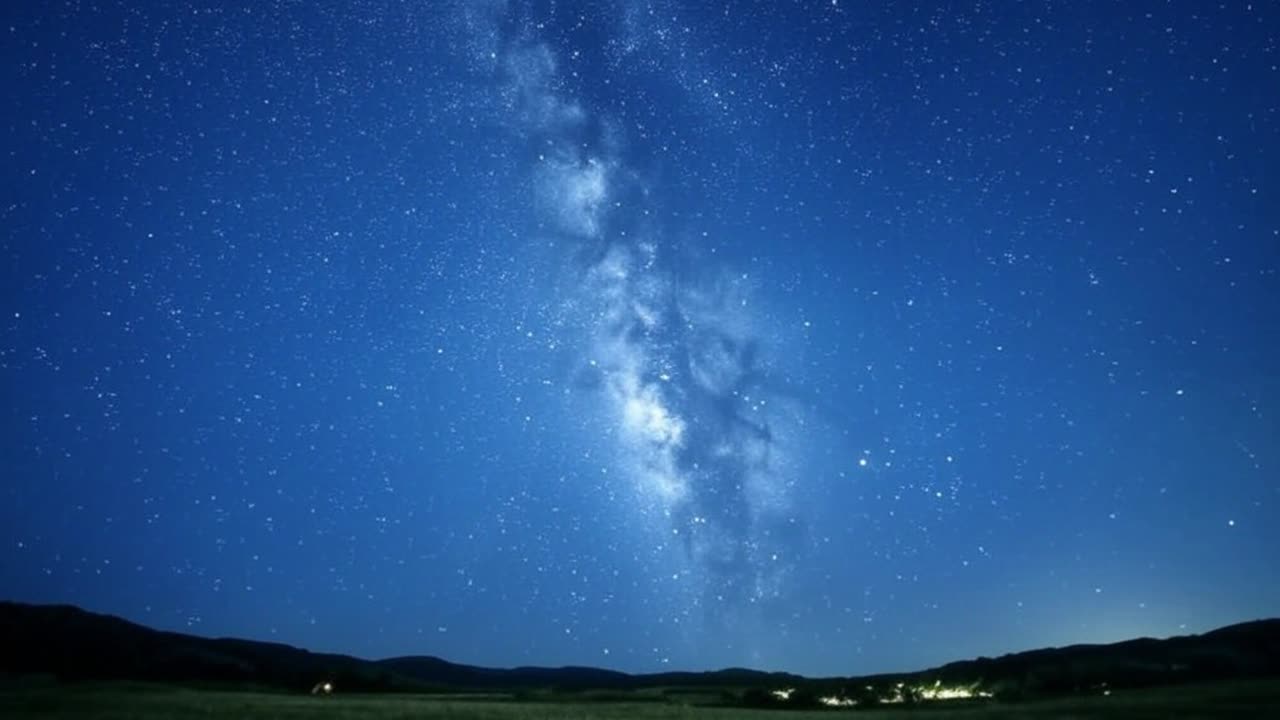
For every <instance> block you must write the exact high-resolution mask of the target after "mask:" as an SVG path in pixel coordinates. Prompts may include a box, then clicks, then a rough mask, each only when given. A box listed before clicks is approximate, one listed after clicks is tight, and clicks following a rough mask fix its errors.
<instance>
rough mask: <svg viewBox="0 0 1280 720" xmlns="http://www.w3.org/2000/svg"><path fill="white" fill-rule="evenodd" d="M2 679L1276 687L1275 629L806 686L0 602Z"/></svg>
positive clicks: (422, 687) (1254, 625)
mask: <svg viewBox="0 0 1280 720" xmlns="http://www.w3.org/2000/svg"><path fill="white" fill-rule="evenodd" d="M0 638H3V641H2V642H0V674H11V675H24V674H51V675H55V676H57V677H59V678H62V679H65V680H143V681H158V682H176V683H234V684H241V685H258V686H265V687H274V688H280V689H291V690H299V691H305V690H307V689H309V688H311V687H312V686H313V685H314V684H315V683H316V682H318V681H320V680H330V681H332V682H333V683H334V684H335V685H336V686H337V687H338V688H339V689H340V690H348V691H366V692H369V691H431V690H477V691H478V690H520V689H526V688H552V689H559V690H566V691H571V690H586V689H615V690H627V689H635V688H640V687H654V686H667V687H695V686H696V687H720V688H726V687H733V688H744V687H756V688H776V687H782V686H800V687H805V688H807V689H808V690H811V691H813V692H820V691H821V692H840V691H841V690H842V689H843V688H865V687H866V686H868V685H875V686H876V687H883V688H889V687H892V686H893V685H895V684H896V683H899V682H903V683H914V684H932V683H935V682H942V683H945V684H966V685H971V686H972V685H978V686H982V687H984V688H986V689H989V690H991V691H992V692H996V693H998V694H1004V695H1008V696H1020V695H1021V696H1031V695H1043V694H1059V693H1067V692H1079V691H1089V690H1095V689H1097V688H1100V687H1108V688H1112V687H1114V688H1120V687H1139V686H1149V685H1161V684H1174V683H1183V682H1191V681H1200V680H1221V679H1229V678H1243V677H1261V676H1280V619H1275V620H1258V621H1253V622H1247V623H1241V624H1239V625H1231V626H1228V627H1224V628H1220V629H1217V630H1214V631H1211V632H1207V633H1204V634H1202V635H1188V636H1181V637H1173V638H1169V639H1166V640H1155V639H1151V638H1140V639H1136V640H1128V641H1125V642H1119V643H1113V644H1109V645H1072V646H1069V647H1063V648H1046V649H1041V650H1031V651H1028V652H1020V653H1013V654H1009V655H1004V656H1001V657H998V658H978V659H976V660H964V661H960V662H953V663H949V664H947V665H943V666H941V667H938V668H934V669H931V670H925V671H922V672H916V673H900V674H893V675H877V676H869V677H859V678H823V679H812V680H811V679H806V678H803V677H800V676H798V675H791V674H787V673H765V672H759V671H755V670H748V669H742V668H730V669H725V670H719V671H714V672H670V673H657V674H646V675H630V674H627V673H622V672H617V671H613V670H606V669H600V668H591V667H561V668H542V667H518V668H511V669H498V668H484V667H475V666H471V665H461V664H457V663H451V662H449V661H447V660H443V659H441V658H437V657H430V656H413V657H398V658H391V659H387V660H378V661H372V660H362V659H360V658H354V657H350V656H346V655H335V654H321V653H312V652H309V651H307V650H302V649H299V648H295V647H291V646H288V645H281V644H277V643H266V642H257V641H252V640H238V639H230V638H221V639H211V638H203V637H197V636H193V635H185V634H182V633H175V632H164V631H159V630H153V629H151V628H147V627H144V626H142V625H138V624H135V623H132V622H129V621H127V620H123V619H120V618H117V617H113V616H109V615H99V614H96V613H91V612H87V611H85V610H81V609H79V608H76V607H71V606H66V605H28V604H22V603H11V602H0Z"/></svg>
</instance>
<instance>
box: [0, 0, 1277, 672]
mask: <svg viewBox="0 0 1280 720" xmlns="http://www.w3.org/2000/svg"><path fill="white" fill-rule="evenodd" d="M5 7H6V9H5V10H3V15H4V17H3V23H0V32H2V33H3V43H2V44H0V52H2V53H3V62H0V73H3V75H2V76H0V88H2V89H3V107H4V112H3V125H4V134H3V138H2V139H0V143H2V144H3V147H2V150H3V162H2V165H3V168H4V169H3V171H2V173H0V177H3V180H4V185H3V195H2V196H0V224H2V227H3V235H2V236H0V237H2V240H0V251H2V253H3V262H2V263H0V392H2V393H3V398H2V399H3V402H2V403H0V408H2V412H3V414H2V415H0V423H2V424H3V432H2V433H0V472H2V473H3V486H2V488H3V490H2V492H3V496H2V501H3V502H2V504H0V548H3V550H0V596H2V597H5V598H9V599H16V600H23V601H37V602H70V603H76V604H79V605H82V606H84V607H86V608H89V609H92V610H96V611H103V612H110V613H115V614H119V615H122V616H124V617H127V618H129V619H132V620H135V621H138V622H142V623H146V624H148V625H152V626H156V627H160V628H166V629H176V630H182V631H187V632H194V633H199V634H204V635H235V636H243V637H250V638H258V639H268V640H275V641H279V642H287V643H291V644H295V645H300V646H304V647H307V648H310V649H314V650H325V651H339V652H346V653H352V654H356V655H361V656H366V657H385V656H391V655H399V654H411V653H413V654H434V655H439V656H443V657H445V658H448V659H451V660H456V661H460V662H468V663H476V664H484V665H498V666H507V665H519V664H539V665H559V664H569V663H572V664H591V665H603V666H607V667H613V668H618V669H623V670H629V671H644V670H655V669H670V668H684V669H702V668H712V667H721V666H728V665H747V666H752V667H758V668H763V669H785V670H791V671H796V672H803V673H822V674H852V673H864V672H877V671H890V670H901V669H914V668H920V667H923V666H927V665H930V664H936V663H941V662H943V661H947V660H952V659H957V658H963V657H968V656H974V655H978V654H987V655H992V654H998V653H1002V652H1008V651H1013V650H1019V649H1025V648H1031V647H1037V646H1044V645H1050V644H1063V643H1068V642H1077V641H1114V640H1120V639H1125V638H1129V637H1133V636H1138V635H1156V636H1165V635H1170V634H1179V633H1185V632H1196V631H1202V630H1207V629H1210V628H1213V627H1215V626H1218V625H1222V624H1227V623H1231V622H1236V621H1242V620H1247V619H1253V618H1257V617H1263V616H1273V615H1277V614H1280V574H1278V573H1277V570H1276V565H1275V560H1274V554H1275V552H1276V550H1277V548H1280V472H1278V468H1280V442H1277V441H1278V440H1280V419H1278V418H1280V376H1278V375H1277V372H1278V369H1280V344H1278V339H1280V274H1278V269H1280V197H1277V196H1278V195H1280V187H1277V183H1278V181H1280V178H1278V177H1277V168H1280V116H1278V112H1280V92H1278V91H1277V89H1278V88H1280V69H1278V68H1280V9H1278V8H1277V6H1276V4H1275V3H1273V2H1267V1H1265V0H1264V1H1262V2H1259V1H1257V0H1255V1H1254V2H1252V3H1248V2H1234V1H1231V2H1224V3H1221V4H1216V3H1201V2H1191V1H1190V0H1188V1H1186V2H1181V1H1174V2H1161V3H1156V2H1151V3H1128V2H1125V3H1112V2H1078V1H1073V2H1023V3H1015V2H1012V1H1011V2H996V3H988V2H970V3H929V2H920V3H907V2H894V3H872V2H853V1H852V0H835V1H832V0H826V1H822V2H819V1H816V0H815V1H809V0H804V1H801V0H795V1H785V2H784V1H777V2H775V1H772V0H770V1H764V0H761V1H760V2H729V3H725V2H716V3H712V2H667V1H665V0H634V1H633V2H626V1H623V0H600V1H598V2H585V1H584V2H554V3H553V2H531V3H520V2H510V3H508V2H502V1H501V0H474V1H461V0H460V1H457V2H429V1H425V0H424V1H422V2H390V1H382V0H367V1H365V2H359V3H354V2H353V3H336V2H332V3H310V2H268V3H260V2H256V1H255V2H245V3H219V2H209V3H169V2H164V3H159V2H156V3H152V2H118V1H115V0H104V1H103V2H98V3H85V2H50V3H37V2H25V3H8V4H6V6H5ZM322 7H323V9H322Z"/></svg>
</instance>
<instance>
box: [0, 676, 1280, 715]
mask: <svg viewBox="0 0 1280 720" xmlns="http://www.w3.org/2000/svg"><path fill="white" fill-rule="evenodd" d="M842 716H843V717H848V718H854V719H857V720H905V719H906V718H908V717H911V718H917V717H918V718H926V719H929V720H949V719H951V718H956V719H959V718H970V719H972V720H978V719H980V718H1002V719H1006V720H1014V719H1016V718H1028V719H1032V720H1050V719H1063V720H1065V719H1066V718H1073V719H1074V718H1115V719H1116V720H1119V719H1120V718H1131V719H1136V720H1147V719H1150V720H1155V719H1157V718H1160V719H1164V718H1280V681H1249V682H1232V683H1222V684H1213V685H1198V686H1186V687H1178V688H1168V689H1160V690H1142V691H1133V692H1120V693H1116V694H1114V695H1111V696H1109V697H1089V698H1072V699H1064V700H1046V701H1041V702H1029V703H1017V704H1000V703H990V704H987V705H984V706H981V707H974V706H968V707H946V706H945V705H934V706H926V707H920V708H914V709H904V708H883V709H875V710H835V709H833V710H812V711H790V710H744V709H736V708H723V707H696V706H688V705H681V704H677V703H672V702H655V701H652V700H650V701H647V702H626V701H621V700H609V701H602V700H597V701H590V702H588V701H583V700H578V699H565V700H554V701H553V700H535V701H528V700H524V701H517V700H504V699H501V698H500V697H495V696H493V695H489V696H486V697H482V698H473V697H469V696H462V695H454V696H431V695H363V696H358V695H352V696H345V695H339V696H333V697H325V698H318V697H311V696H308V695H286V694H278V693H268V692H241V691H229V690H191V689H183V688H172V687H165V686H157V685H141V684H124V683H116V684H91V685H72V686H59V685H54V684H51V683H45V684H36V685H32V684H26V685H20V686H10V687H7V688H0V718H5V720H20V719H22V718H82V719H86V720H125V719H126V718H128V719H130V720H178V719H179V718H228V719H230V718H243V719H245V720H257V719H259V718H283V719H294V718H296V719H298V720H302V719H303V718H306V719H307V720H364V719H366V718H367V719H368V720H375V719H377V720H410V719H412V720H433V719H435V718H459V719H460V720H488V719H492V720H552V719H556V720H560V719H562V718H563V719H565V720H594V719H600V720H612V719H617V720H622V719H623V718H637V719H639V720H668V719H670V720H674V719H677V718H679V719H688V720H695V719H696V720H721V719H726V720H727V719H728V718H769V717H772V718H784V719H788V720H791V719H794V720H809V719H811V718H819V717H820V718H824V719H825V720H832V718H837V717H842Z"/></svg>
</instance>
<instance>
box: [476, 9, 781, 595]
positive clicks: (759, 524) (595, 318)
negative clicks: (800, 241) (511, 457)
mask: <svg viewBox="0 0 1280 720" xmlns="http://www.w3.org/2000/svg"><path fill="white" fill-rule="evenodd" d="M507 12H512V11H510V10H508V9H505V8H503V7H500V6H497V5H494V6H489V7H487V8H484V9H483V10H475V9H473V10H472V13H473V14H472V15H471V16H470V20H471V21H470V23H469V24H470V25H471V26H472V28H473V30H475V31H478V34H479V36H480V37H485V38H492V37H495V36H496V37H499V38H500V39H499V40H498V41H497V42H496V43H495V44H493V45H491V46H490V47H492V48H493V49H491V50H490V51H489V52H490V56H489V60H491V62H487V63H485V62H482V63H481V64H480V68H481V69H482V70H483V69H485V67H486V66H488V67H489V68H491V71H492V77H493V80H494V82H495V91H496V92H497V93H498V95H499V97H501V98H502V101H501V102H500V103H499V104H498V105H497V108H498V110H499V112H500V117H499V118H498V121H499V122H500V123H502V124H504V125H505V126H506V127H507V128H508V129H509V130H510V131H511V132H513V133H515V134H517V135H519V136H520V137H522V138H523V139H525V140H526V141H527V142H528V145H529V148H530V152H531V154H532V155H534V156H535V160H534V162H533V164H532V166H531V167H530V168H529V170H528V172H529V174H530V177H531V180H532V182H531V192H532V193H533V195H534V196H535V200H536V202H535V205H536V207H537V208H539V210H540V213H541V217H542V218H543V220H545V221H546V225H547V227H549V228H550V231H551V233H552V237H553V238H554V239H555V240H557V241H558V244H559V245H560V247H561V255H560V259H561V262H562V263H564V265H566V266H567V267H570V268H571V269H572V271H571V273H570V274H569V279H568V281H567V282H565V283H563V284H562V285H561V286H560V287H558V288H556V291H557V292H558V293H559V294H560V295H561V297H559V298H558V299H557V300H556V301H555V302H556V304H557V305H558V314H559V317H558V320H557V321H558V322H559V323H561V324H567V325H569V326H571V327H573V328H575V330H576V332H578V333H580V334H581V336H582V337H581V345H580V348H579V352H580V361H579V362H578V363H577V367H575V368H574V369H573V371H572V373H573V378H572V383H573V384H574V386H575V387H577V388H579V390H583V391H589V392H591V393H593V394H594V396H595V397H596V398H597V400H598V401H599V402H601V403H604V404H605V406H606V408H607V413H608V417H609V418H610V422H611V425H612V426H613V428H612V429H611V430H610V431H609V432H608V434H609V436H610V437H612V438H613V439H614V444H615V454H616V459H615V461H614V462H615V463H616V464H617V466H618V467H619V468H620V469H622V470H623V471H624V473H625V475H626V477H627V478H629V480H630V481H631V482H632V483H634V485H635V487H634V493H635V498H636V499H637V500H638V504H636V506H635V507H636V508H637V509H638V510H639V511H640V512H642V513H644V514H647V515H649V516H652V517H653V518H654V519H658V522H656V523H653V527H654V528H656V532H657V533H661V534H669V535H670V538H669V540H663V541H662V542H664V543H665V542H671V543H675V544H677V545H678V546H680V547H681V548H683V551H684V553H685V555H686V558H687V559H688V560H689V562H690V567H691V568H692V570H691V572H692V574H693V577H692V578H689V579H690V580H691V581H692V582H693V583H695V584H696V585H697V586H699V587H701V590H700V591H699V592H698V593H697V594H695V597H694V598H693V602H695V603H706V604H707V605H708V609H709V610H711V611H712V612H714V613H718V614H721V615H722V616H723V613H726V612H731V613H740V612H742V611H743V609H744V608H745V607H746V606H747V605H749V604H753V603H760V602H764V601H768V600H771V599H774V598H776V597H778V595H779V594H780V593H782V592H783V590H784V588H785V581H786V576H787V571H788V569H789V568H790V567H791V566H792V564H793V562H794V558H795V556H796V555H797V554H798V553H799V552H801V551H802V547H803V535H804V530H803V522H802V517H801V516H800V515H799V514H798V512H797V508H796V506H795V502H794V500H793V497H792V496H793V493H792V488H793V487H794V485H795V483H796V482H797V480H798V478H797V472H798V469H799V467H800V464H799V462H798V461H797V460H795V459H794V458H793V457H791V456H789V451H792V450H794V448H795V444H796V443H795V442H794V439H793V438H792V437H791V436H792V435H793V434H794V433H796V432H797V430H798V426H799V425H800V424H802V422H803V421H802V417H803V416H802V414H801V413H800V411H799V409H798V408H796V407H791V406H789V403H788V402H787V400H786V398H785V397H784V396H781V395H778V394H776V393H774V392H771V390H770V389H768V385H767V382H766V378H767V377H768V375H769V373H770V372H771V371H772V367H771V361H770V359H769V354H770V353H771V352H776V350H777V348H772V347H769V346H768V344H767V343H766V342H764V340H763V338H762V334H761V332H760V329H759V326H760V325H761V323H762V322H765V323H767V318H764V317H762V312H761V310H760V308H759V303H760V301H759V299H758V298H757V297H756V294H755V293H754V292H753V285H754V283H753V281H752V280H751V279H750V278H749V277H748V276H747V275H745V274H735V273H733V272H732V271H731V270H730V269H729V268H728V267H726V266H724V265H723V264H720V263H715V262H710V263H695V264H690V263H689V262H688V259H689V255H690V253H688V252H687V251H685V250H684V249H682V248H681V246H680V243H679V242H678V241H673V240H672V239H671V236H672V235H679V234H682V231H683V229H682V228H679V227H672V226H671V225H670V224H669V223H667V222H665V221H664V220H663V218H664V215H665V213H664V209H665V208H664V207H663V206H662V203H661V197H662V196H663V194H662V193H661V192H657V191H655V188H653V187H652V183H653V180H652V179H651V178H648V177H645V175H644V173H643V172H642V171H639V170H638V169H637V168H635V167H634V166H633V165H632V164H631V163H630V162H629V158H628V152H627V148H628V147H629V146H630V145H631V144H632V143H633V142H634V141H633V140H632V139H630V138H628V137H627V136H626V131H625V130H624V129H622V128H621V127H620V126H619V124H618V123H617V122H616V121H615V120H614V119H613V118H612V117H611V116H610V114H609V111H608V109H607V108H595V107H590V106H588V105H587V104H586V103H584V102H582V101H581V100H579V99H578V98H576V97H574V96H573V95H572V93H570V92H569V91H567V90H565V89H564V88H565V86H566V84H567V83H566V82H565V78H564V77H563V76H562V73H563V72H564V71H563V69H562V68H561V67H560V58H561V56H562V55H563V51H560V50H558V49H557V48H555V47H553V46H552V45H550V44H549V43H547V42H544V41H542V40H541V39H540V38H538V37H537V35H536V33H530V32H529V30H528V28H529V23H527V22H517V23H515V26H516V27H517V28H519V29H518V30H517V31H516V32H512V33H509V37H508V36H505V35H504V34H503V33H502V32H501V31H500V30H499V28H500V27H501V26H502V25H503V20H504V13H507ZM485 14H487V17H486V22H485V23H480V22H477V21H476V18H477V17H478V16H481V15H485ZM612 31H613V32H615V33H620V32H622V28H621V27H617V28H613V29H612ZM481 59H482V60H483V59H484V58H483V55H482V56H481ZM677 268H686V269H687V268H696V271H692V272H691V271H688V270H685V271H683V272H678V271H677ZM575 286H576V287H575ZM596 431H597V432H599V431H601V429H600V428H596ZM788 440H792V442H791V443H788ZM707 617H713V615H712V614H711V613H708V614H707Z"/></svg>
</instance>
